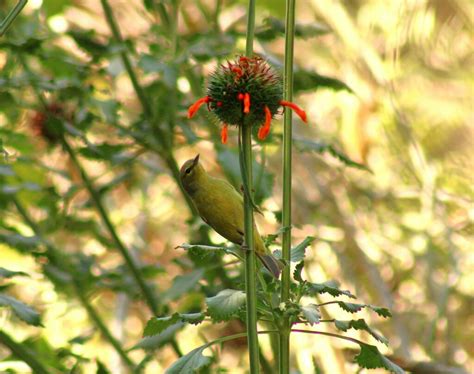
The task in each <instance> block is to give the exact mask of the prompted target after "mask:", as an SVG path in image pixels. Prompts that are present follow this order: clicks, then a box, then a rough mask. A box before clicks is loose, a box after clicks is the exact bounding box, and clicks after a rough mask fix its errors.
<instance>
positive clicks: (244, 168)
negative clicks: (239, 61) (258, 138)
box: [239, 0, 260, 374]
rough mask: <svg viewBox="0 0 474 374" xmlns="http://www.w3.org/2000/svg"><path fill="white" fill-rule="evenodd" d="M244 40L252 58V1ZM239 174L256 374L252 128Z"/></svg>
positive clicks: (254, 371)
mask: <svg viewBox="0 0 474 374" xmlns="http://www.w3.org/2000/svg"><path fill="white" fill-rule="evenodd" d="M247 17H248V18H247V40H246V47H245V54H246V55H247V56H248V57H252V55H253V39H254V30H255V0H249V6H248V13H247ZM240 130H241V131H239V132H240V136H241V139H240V142H239V146H240V148H241V149H240V152H239V155H240V172H241V174H242V181H243V182H244V183H243V186H244V192H245V193H244V233H245V245H246V251H245V294H246V297H247V305H246V307H247V344H248V349H249V362H250V373H251V374H258V373H259V372H260V359H259V345H258V333H257V286H256V284H257V282H256V279H255V274H256V260H255V242H254V240H253V228H254V223H253V201H252V200H253V199H252V127H251V126H244V121H242V125H241V126H240Z"/></svg>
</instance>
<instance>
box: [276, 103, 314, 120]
mask: <svg viewBox="0 0 474 374" xmlns="http://www.w3.org/2000/svg"><path fill="white" fill-rule="evenodd" d="M280 105H281V106H286V107H288V108H291V109H293V111H294V112H295V113H296V114H297V115H298V116H299V117H300V118H301V120H302V121H303V122H304V123H307V122H308V120H307V118H306V112H305V111H304V110H303V109H301V108H300V107H299V106H298V105H296V104H295V103H292V102H291V101H285V100H280Z"/></svg>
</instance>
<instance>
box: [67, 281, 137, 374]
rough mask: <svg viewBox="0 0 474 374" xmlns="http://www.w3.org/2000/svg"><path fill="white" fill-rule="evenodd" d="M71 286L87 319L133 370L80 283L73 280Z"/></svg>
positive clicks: (118, 343) (132, 367)
mask: <svg viewBox="0 0 474 374" xmlns="http://www.w3.org/2000/svg"><path fill="white" fill-rule="evenodd" d="M73 285H74V289H75V292H76V295H77V297H78V298H79V300H80V302H81V304H82V306H83V307H84V308H85V309H86V311H87V314H88V315H89V318H90V319H91V320H92V321H93V322H94V323H95V325H96V326H97V328H98V329H99V331H100V332H101V334H102V335H103V336H104V338H105V339H106V340H107V341H108V342H109V343H110V345H112V347H114V349H115V351H116V352H117V354H118V355H119V356H120V357H121V358H122V360H123V362H124V363H125V364H126V365H127V366H128V367H129V368H130V369H132V370H133V369H135V364H134V363H133V361H132V360H131V359H130V357H128V355H127V353H126V352H125V351H124V349H123V348H122V346H121V344H120V342H119V341H118V340H117V339H116V338H115V337H114V336H113V335H112V333H111V332H110V330H109V329H108V328H107V326H106V325H105V323H104V321H103V320H102V318H100V316H99V314H98V313H97V311H96V310H95V309H94V307H93V306H92V305H91V303H90V302H89V300H88V299H87V297H86V295H85V294H84V291H83V289H82V286H81V284H80V282H79V281H77V280H76V279H74V278H73Z"/></svg>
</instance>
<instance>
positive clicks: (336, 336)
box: [291, 329, 367, 345]
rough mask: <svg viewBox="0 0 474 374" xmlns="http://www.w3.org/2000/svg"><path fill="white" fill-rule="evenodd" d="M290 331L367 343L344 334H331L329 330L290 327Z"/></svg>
mask: <svg viewBox="0 0 474 374" xmlns="http://www.w3.org/2000/svg"><path fill="white" fill-rule="evenodd" d="M291 331H292V332H301V333H304V334H315V335H326V336H330V337H332V338H337V339H342V340H347V341H349V342H352V343H356V344H359V345H361V344H367V343H364V342H363V341H360V340H357V339H354V338H351V337H349V336H344V335H339V334H333V333H331V332H325V331H315V330H301V329H292V330H291Z"/></svg>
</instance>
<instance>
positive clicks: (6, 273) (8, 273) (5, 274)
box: [0, 267, 29, 278]
mask: <svg viewBox="0 0 474 374" xmlns="http://www.w3.org/2000/svg"><path fill="white" fill-rule="evenodd" d="M17 276H25V277H29V275H28V274H27V273H25V272H23V271H13V270H8V269H5V268H2V267H0V278H13V277H17Z"/></svg>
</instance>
